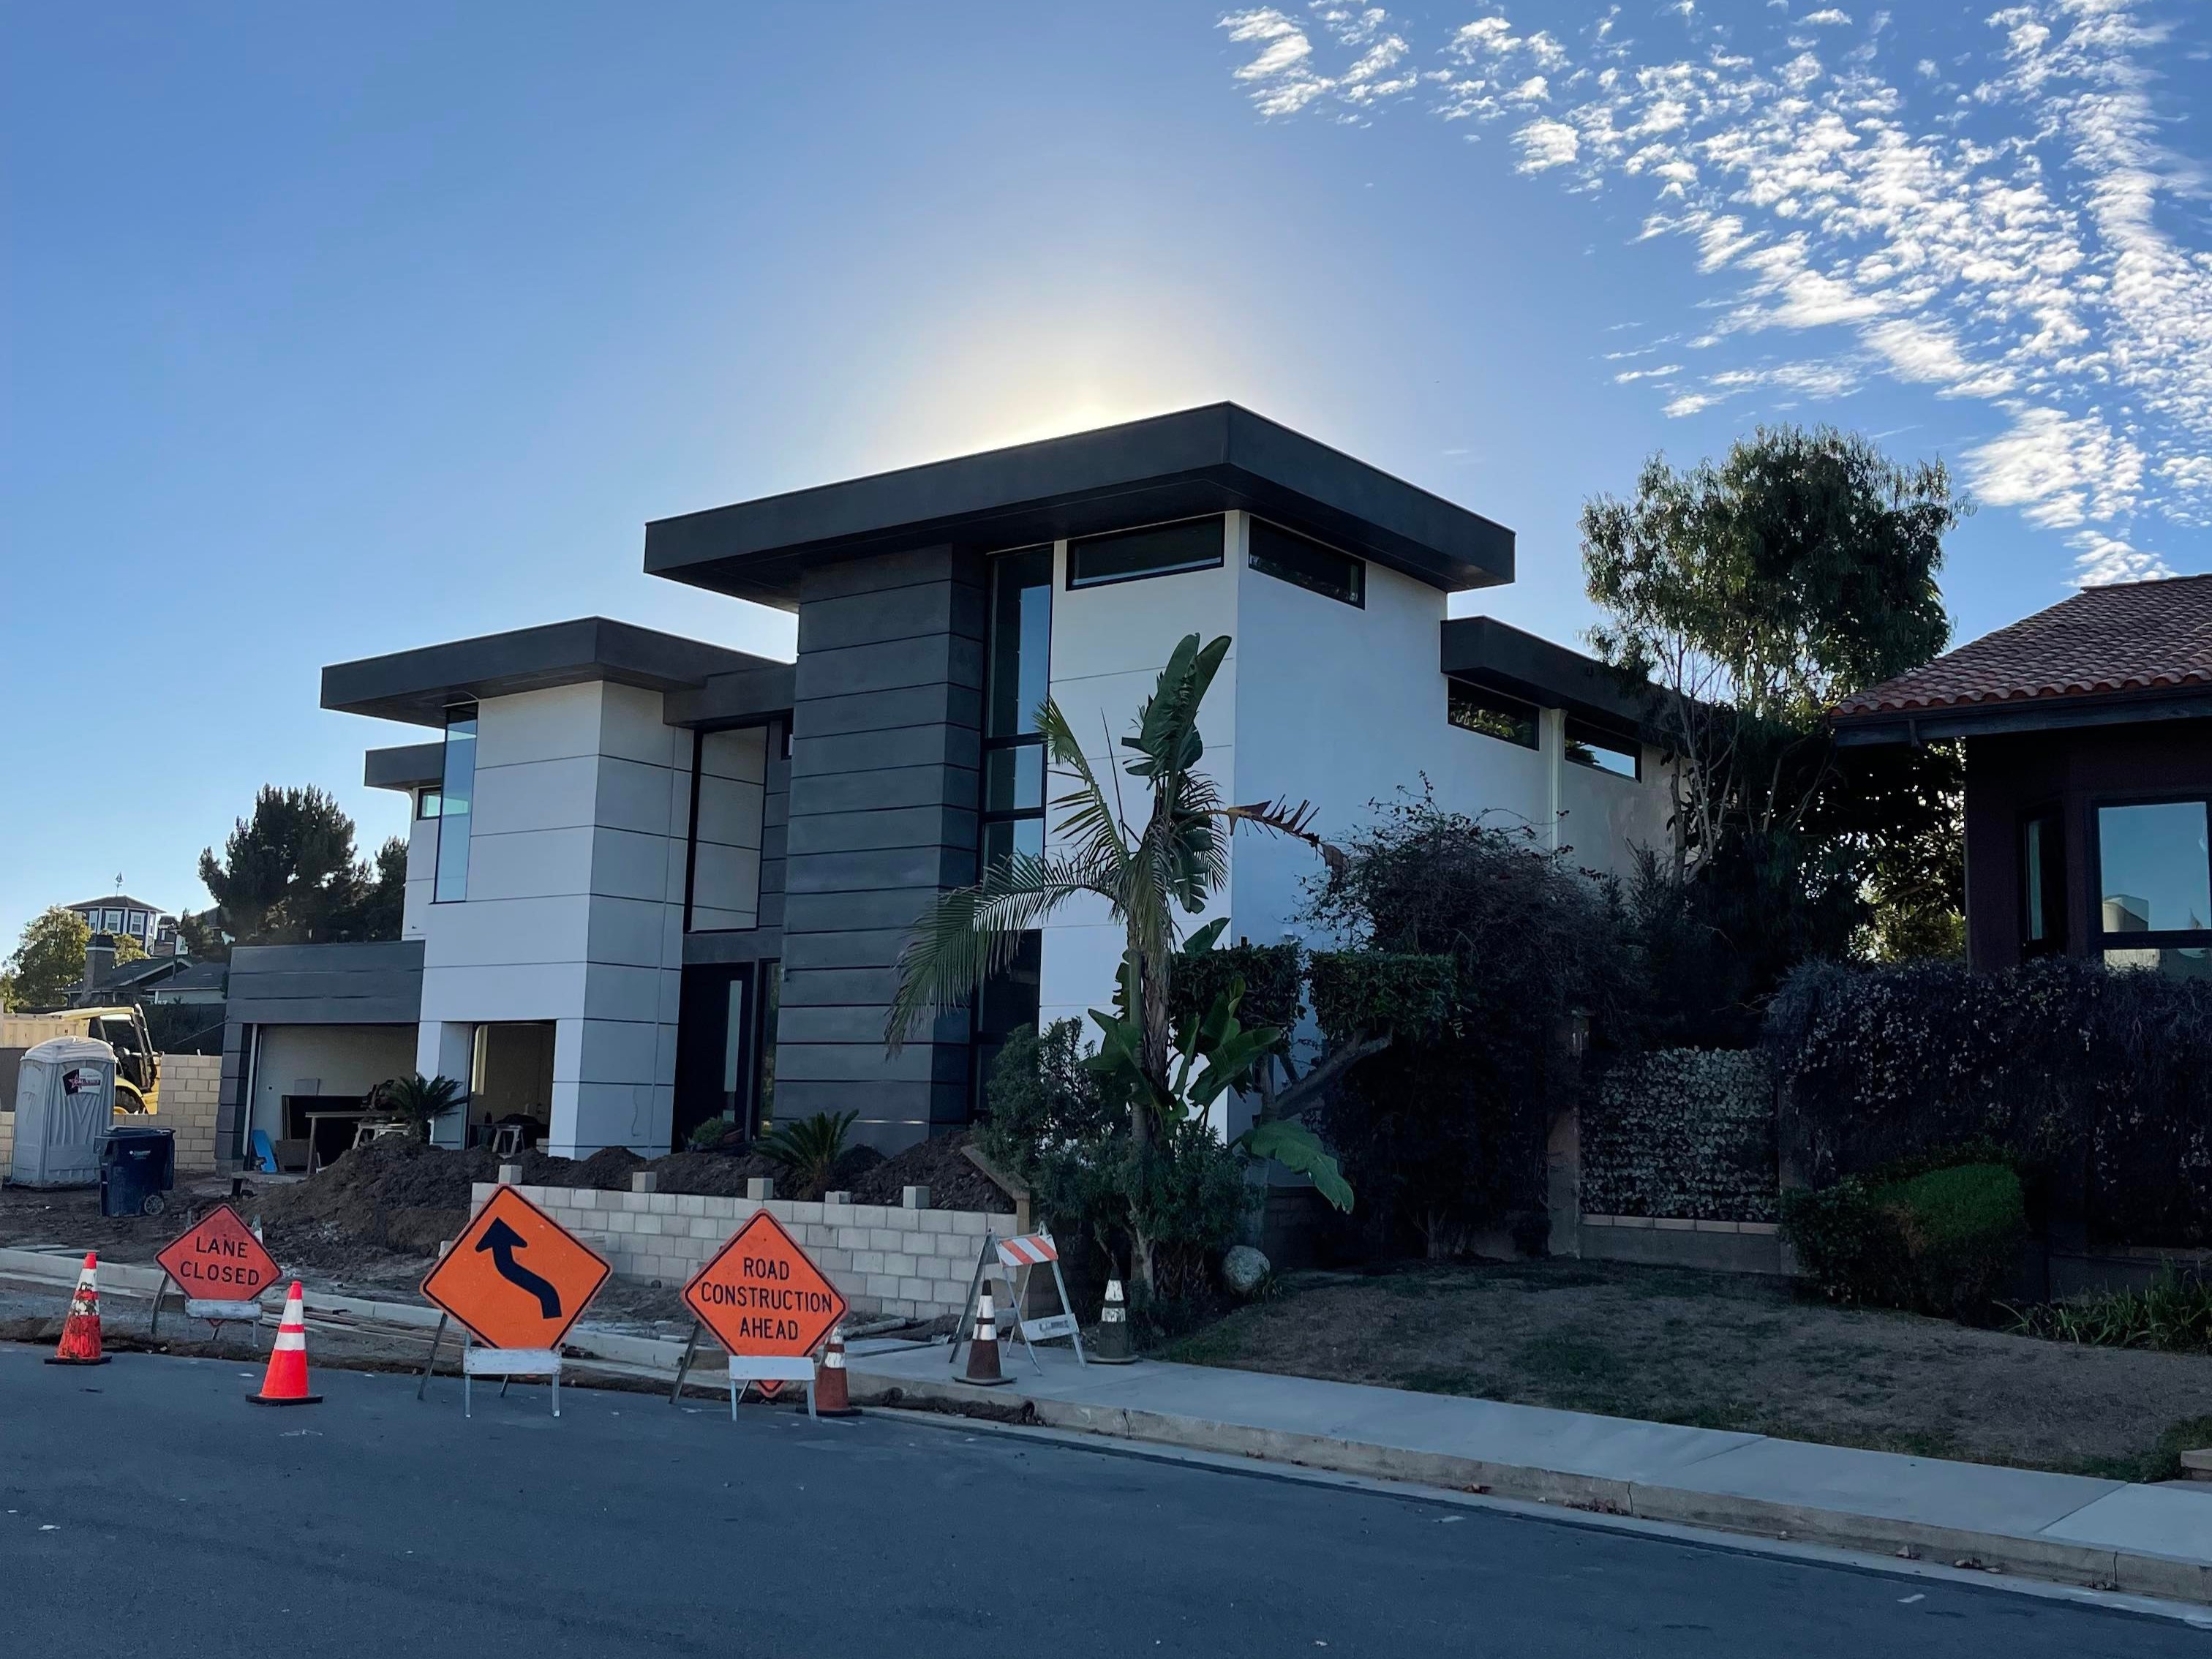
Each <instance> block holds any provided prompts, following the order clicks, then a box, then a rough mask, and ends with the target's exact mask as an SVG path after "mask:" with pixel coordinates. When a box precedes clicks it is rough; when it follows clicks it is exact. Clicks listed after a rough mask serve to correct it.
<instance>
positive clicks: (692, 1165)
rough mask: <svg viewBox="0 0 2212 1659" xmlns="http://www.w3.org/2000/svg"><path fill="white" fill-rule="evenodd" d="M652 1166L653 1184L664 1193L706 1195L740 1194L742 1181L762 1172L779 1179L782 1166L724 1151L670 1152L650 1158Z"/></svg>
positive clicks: (727, 1195)
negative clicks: (735, 1155) (737, 1156)
mask: <svg viewBox="0 0 2212 1659" xmlns="http://www.w3.org/2000/svg"><path fill="white" fill-rule="evenodd" d="M650 1167H651V1169H652V1170H653V1182H654V1185H655V1186H656V1188H658V1189H659V1191H661V1192H664V1193H690V1194H695V1195H697V1196H700V1197H705V1198H743V1197H744V1195H745V1182H748V1181H751V1180H754V1179H756V1178H757V1177H758V1176H768V1177H769V1180H771V1181H778V1180H779V1178H780V1177H781V1176H782V1175H783V1166H782V1165H781V1164H776V1163H773V1162H771V1161H770V1160H769V1159H767V1158H763V1157H761V1156H760V1155H759V1154H757V1153H750V1154H748V1155H746V1156H745V1157H744V1158H732V1157H731V1156H730V1155H729V1154H728V1153H727V1152H671V1153H670V1154H669V1155H668V1156H667V1157H666V1158H655V1159H653V1163H652V1164H651V1166H650ZM787 1184H788V1183H787V1182H780V1184H779V1188H778V1191H779V1193H780V1194H781V1196H784V1197H789V1196H790V1194H789V1193H787V1192H784V1191H783V1190H782V1188H783V1186H785V1185H787Z"/></svg>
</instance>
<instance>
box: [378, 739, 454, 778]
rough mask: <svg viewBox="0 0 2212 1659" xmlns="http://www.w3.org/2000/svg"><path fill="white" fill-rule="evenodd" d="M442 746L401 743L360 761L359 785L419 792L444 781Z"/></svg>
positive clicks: (438, 744) (443, 751)
mask: <svg viewBox="0 0 2212 1659" xmlns="http://www.w3.org/2000/svg"><path fill="white" fill-rule="evenodd" d="M445 776H446V745H445V744H442V743H402V744H393V745H392V747H391V748H388V749H372V750H369V751H368V753H367V754H366V755H365V756H363V757H362V764H361V781H362V784H363V785H364V786H366V787H368V788H371V789H423V788H428V787H429V786H430V785H432V784H435V783H441V782H442V781H444V780H445Z"/></svg>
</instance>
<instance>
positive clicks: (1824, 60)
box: [1224, 0, 2212, 570]
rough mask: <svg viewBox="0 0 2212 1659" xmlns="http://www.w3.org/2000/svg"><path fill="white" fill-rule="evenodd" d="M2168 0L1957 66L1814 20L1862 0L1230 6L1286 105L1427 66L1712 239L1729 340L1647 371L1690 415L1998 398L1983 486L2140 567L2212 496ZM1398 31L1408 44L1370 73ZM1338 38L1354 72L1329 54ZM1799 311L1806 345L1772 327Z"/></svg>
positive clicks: (1788, 326) (2197, 280)
mask: <svg viewBox="0 0 2212 1659" xmlns="http://www.w3.org/2000/svg"><path fill="white" fill-rule="evenodd" d="M2147 4H2148V0H2020V3H2015V4H2010V5H2008V6H2006V7H2004V8H2003V9H2000V10H1995V11H1993V13H1992V14H1991V15H1990V16H1989V17H1988V20H1987V21H1988V28H1987V30H1986V33H1985V38H1984V40H1980V41H1975V40H1971V39H1970V40H1969V42H1968V45H1969V46H1970V47H1972V48H1973V49H1972V50H1971V51H1969V52H1966V54H1964V55H1957V54H1954V53H1950V52H1947V57H1946V61H1945V62H1944V63H1940V64H1939V63H1938V62H1937V61H1936V59H1935V58H1923V57H1919V56H1917V54H1913V53H1909V52H1905V51H1903V50H1902V49H1901V48H1900V47H1899V43H1898V42H1897V40H1896V37H1895V35H1894V33H1893V32H1891V31H1890V30H1889V27H1888V20H1887V15H1876V16H1875V17H1874V18H1873V20H1872V22H1871V24H1870V26H1869V27H1868V28H1867V30H1866V31H1865V33H1864V38H1863V43H1862V44H1860V45H1859V46H1856V47H1853V48H1852V49H1850V50H1849V51H1842V52H1839V53H1832V52H1831V46H1837V47H1840V46H1842V44H1843V43H1842V42H1841V41H1839V40H1838V39H1837V37H1835V36H1833V35H1815V34H1814V33H1808V31H1816V30H1827V29H1838V28H1844V27H1848V26H1851V25H1852V18H1851V16H1850V15H1848V14H1847V13H1846V11H1845V10H1844V9H1843V8H1841V7H1837V6H1820V7H1818V8H1817V9H1811V10H1808V11H1805V12H1803V13H1802V15H1796V17H1795V18H1794V19H1793V18H1792V16H1791V15H1790V12H1791V11H1792V8H1790V7H1787V6H1778V7H1775V8H1773V9H1772V10H1771V14H1770V15H1771V21H1735V22H1731V23H1730V24H1729V26H1728V27H1726V28H1723V27H1720V26H1717V25H1715V24H1711V23H1708V22H1706V21H1705V20H1704V19H1702V18H1701V17H1699V16H1696V15H1691V14H1692V11H1693V9H1690V8H1674V9H1679V10H1681V11H1683V12H1684V15H1685V18H1686V27H1685V28H1683V29H1681V30H1675V29H1674V28H1671V27H1670V28H1668V29H1666V30H1662V31H1660V32H1659V35H1660V36H1662V37H1664V38H1663V39H1655V40H1649V41H1641V42H1639V41H1638V40H1633V39H1631V38H1630V37H1629V36H1628V34H1627V33H1626V29H1625V28H1623V27H1617V25H1618V24H1620V23H1621V22H1622V21H1623V20H1622V17H1621V13H1620V7H1619V6H1617V5H1613V6H1607V5H1603V4H1600V3H1597V0H1590V14H1589V22H1588V24H1587V26H1585V27H1566V26H1565V25H1561V26H1559V33H1551V32H1548V31H1545V30H1535V29H1529V28H1528V27H1525V26H1523V25H1521V24H1518V23H1516V21H1515V20H1514V18H1513V17H1512V16H1511V15H1510V12H1509V9H1506V8H1502V7H1495V6H1493V7H1488V8H1486V9H1487V10H1490V11H1491V12H1492V14H1493V15H1486V16H1484V17H1481V18H1478V19H1476V20H1475V21H1472V22H1468V23H1465V24H1463V25H1461V26H1459V27H1456V28H1455V29H1453V30H1451V31H1450V32H1449V33H1446V34H1444V35H1443V36H1441V37H1432V38H1431V41H1430V43H1429V44H1428V45H1426V46H1420V45H1418V44H1413V42H1412V41H1409V39H1408V37H1409V36H1411V37H1413V40H1418V33H1417V31H1414V30H1413V29H1412V28H1411V27H1410V26H1408V25H1406V24H1404V23H1401V22H1397V21H1393V20H1391V19H1389V17H1387V16H1386V15H1384V13H1383V11H1382V10H1381V9H1376V8H1368V9H1364V10H1356V9H1347V8H1346V7H1344V6H1342V5H1340V4H1338V3H1335V0H1327V3H1322V4H1316V5H1314V6H1310V7H1309V8H1308V9H1307V10H1306V12H1305V13H1304V14H1301V15H1294V14H1293V13H1292V12H1291V11H1288V10H1278V9H1263V10H1258V11H1247V12H1239V13H1234V14H1231V16H1230V17H1229V18H1226V19H1225V20H1224V26H1225V27H1228V28H1230V29H1231V34H1232V38H1235V39H1237V40H1241V41H1243V42H1245V43H1247V44H1249V46H1251V47H1252V48H1253V56H1252V57H1251V58H1249V60H1248V61H1247V62H1246V63H1245V64H1243V67H1241V68H1240V69H1239V70H1237V74H1238V75H1239V76H1241V77H1243V79H1244V81H1245V82H1246V84H1247V85H1248V86H1249V88H1250V89H1251V93H1252V95H1253V97H1254V99H1255V102H1256V103H1257V104H1258V105H1259V106H1260V107H1261V110H1262V111H1263V112H1269V113H1278V112H1292V111H1296V110H1302V109H1306V110H1310V109H1314V108H1317V107H1322V106H1326V107H1328V108H1329V109H1331V110H1333V111H1334V112H1336V113H1337V114H1338V116H1339V118H1343V117H1344V116H1346V115H1347V114H1356V113H1358V112H1363V111H1364V110H1365V109H1366V108H1368V107H1370V106H1371V104H1372V102H1373V101H1374V94H1367V93H1364V92H1363V91H1361V90H1360V88H1364V87H1367V86H1385V85H1396V84H1400V83H1404V82H1414V83H1415V89H1414V90H1413V91H1411V92H1410V93H1409V94H1394V95H1402V96H1405V97H1406V98H1407V107H1409V108H1413V109H1426V110H1428V111H1430V112H1432V113H1433V114H1435V115H1436V116H1437V117H1440V118H1443V119H1445V120H1448V121H1452V122H1455V123H1457V122H1464V123H1472V124H1477V125H1489V124H1496V123H1502V124H1503V125H1504V129H1505V130H1506V131H1509V132H1510V134H1511V136H1512V138H1513V141H1514V145H1515V149H1516V167H1517V168H1518V169H1519V170H1520V171H1522V172H1523V173H1534V174H1547V175H1551V176H1553V177H1557V178H1559V179H1561V181H1562V182H1563V183H1564V184H1565V185H1567V186H1568V187H1569V188H1571V189H1573V190H1576V191H1607V192H1618V191H1649V192H1650V195H1649V197H1647V198H1645V199H1646V200H1647V201H1648V203H1649V207H1648V208H1647V209H1646V210H1644V217H1643V220H1642V222H1641V228H1640V229H1639V230H1638V232H1637V233H1636V234H1637V236H1638V238H1639V240H1641V239H1650V238H1655V237H1659V238H1663V237H1668V236H1680V237H1683V238H1686V239H1687V240H1689V242H1690V243H1691V245H1692V248H1693V250H1694V252H1693V253H1692V260H1691V264H1692V267H1693V269H1694V270H1695V271H1696V272H1697V273H1699V276H1701V278H1702V279H1703V280H1704V281H1705V282H1706V283H1710V284H1711V285H1712V289H1713V291H1712V292H1711V295H1709V296H1708V298H1707V300H1706V301H1705V305H1706V306H1707V307H1709V308H1710V309H1711V311H1712V313H1713V314H1714V318H1715V319H1716V320H1714V321H1713V322H1712V323H1711V324H1709V325H1705V326H1704V328H1703V329H1702V331H1700V332H1699V337H1698V338H1697V339H1695V340H1693V341H1691V342H1688V343H1689V344H1690V345H1692V346H1694V347H1698V348H1699V349H1704V350H1706V351H1709V352H1710V353H1711V363H1712V366H1711V367H1710V368H1703V369H1701V371H1700V374H1699V375H1692V374H1688V373H1686V372H1681V371H1678V372H1677V373H1676V374H1670V375H1668V376H1666V377H1664V378H1663V379H1662V377H1660V376H1658V375H1657V374H1655V373H1653V372H1651V371H1644V372H1642V373H1640V374H1636V375H1635V376H1633V377H1632V378H1631V377H1627V376H1624V377H1622V383H1623V384H1625V385H1630V386H1640V385H1642V384H1643V382H1644V381H1645V380H1659V381H1660V388H1661V390H1662V396H1663V404H1662V406H1663V409H1664V411H1665V413H1667V414H1668V416H1677V417H1679V416H1684V415H1688V414H1694V413H1698V412H1700V411H1702V410H1708V409H1711V408H1712V407H1714V406H1715V405H1717V404H1721V403H1723V402H1726V401H1728V400H1729V399H1734V398H1747V397H1751V396H1753V395H1756V396H1758V397H1759V398H1762V399H1764V400H1765V402H1766V403H1767V404H1768V406H1770V407H1771V406H1774V401H1773V400H1774V399H1776V398H1784V397H1798V398H1814V399H1817V398H1826V397H1839V396H1843V395H1846V394H1848V393H1849V392H1851V391H1853V390H1856V389H1857V387H1858V386H1860V385H1862V384H1863V383H1864V381H1865V380H1866V379H1867V378H1868V377H1869V376H1876V377H1885V378H1887V379H1890V380H1895V381H1898V382H1901V383H1905V384H1907V385H1911V386H1920V387H1924V388H1929V389H1931V390H1933V391H1934V392H1936V395H1938V396H1941V397H1943V398H1951V399H1957V400H1964V401H1969V402H1974V401H1978V402H1980V403H1982V404H1985V405H1987V406H1988V407H1989V408H1990V410H1991V412H1992V414H1993V415H1994V416H1996V419H1995V421H1994V422H1993V423H1992V429H1993V431H1994V435H1993V436H1991V437H1990V438H1988V439H1986V440H1984V441H1982V442H1981V443H1979V444H1978V445H1976V446H1974V447H1972V449H1971V450H1970V452H1969V453H1968V455H1967V457H1966V471H1967V476H1968V477H1969V478H1970V480H1971V481H1972V483H1973V486H1974V488H1975V489H1976V490H1977V491H1978V494H1979V495H1980V496H1981V498H1982V499H1983V500H1984V501H1986V502H1988V503H1990V505H1992V506H2000V507H2008V508H2011V509H2013V510H2015V511H2017V512H2019V513H2021V514H2022V515H2023V517H2025V518H2026V519H2027V520H2028V521H2029V522H2030V523H2032V524H2034V525H2037V526H2043V527H2048V528H2051V529H2055V530H2059V531H2063V532H2069V533H2071V534H2073V535H2075V536H2076V537H2077V538H2078V537H2081V536H2086V535H2090V534H2094V535H2097V536H2100V537H2102V538H2105V539H2104V540H2103V541H2101V542H2099V543H2098V544H2095V545H2094V546H2093V547H2092V546H2090V545H2089V544H2086V543H2085V544H2082V545H2081V547H2080V548H2078V549H2077V551H2080V552H2081V554H2082V555H2083V556H2084V559H2085V566H2084V568H2089V567H2090V566H2091V565H2093V566H2094V567H2095V568H2098V569H2100V570H2101V569H2104V568H2108V567H2109V568H2121V566H2119V565H2114V564H2112V561H2114V560H2121V561H2123V562H2124V561H2125V560H2127V559H2134V560H2136V563H2133V564H2126V565H2125V568H2128V569H2131V570H2132V569H2142V568H2149V564H2146V563H2143V562H2144V561H2148V562H2149V563H2150V564H2155V563H2157V562H2158V561H2157V557H2156V556H2154V555H2151V554H2146V553H2142V552H2140V551H2139V550H2137V549H2136V546H2135V544H2133V543H2132V542H2130V541H2128V540H2127V539H2126V538H2124V536H2123V535H2122V533H2121V529H2120V526H2123V525H2124V524H2125V523H2128V522H2130V521H2131V520H2134V519H2135V518H2136V517H2138V516H2139V515H2142V514H2144V513H2150V514H2155V515H2158V516H2160V517H2163V518H2165V519H2166V520H2169V521H2170V522H2172V523H2176V524H2185V525H2191V526H2203V525H2212V246H2207V240H2206V238H2205V237H2204V235H2203V233H2202V230H2201V226H2202V225H2203V196H2204V195H2205V193H2206V186H2205V185H2204V182H2203V180H2204V177H2205V175H2206V174H2207V173H2212V160H2205V161H2199V162H2197V163H2192V162H2191V161H2189V160H2187V159H2185V158H2182V157H2178V156H2176V155H2172V153H2170V151H2169V150H2168V149H2167V148H2166V146H2168V145H2170V144H2172V143H2174V142H2177V139H2178V137H2179V135H2181V134H2183V133H2185V131H2187V129H2186V128H2185V127H2183V126H2181V125H2179V124H2178V123H2176V122H2175V121H2174V120H2173V117H2174V116H2175V115H2177V114H2178V113H2179V112H2182V111H2184V110H2185V108H2186V94H2185V90H2184V88H2185V85H2186V84H2187V83H2188V81H2189V77H2185V76H2183V75H2182V74H2181V73H2179V71H2178V70H2177V71H2174V72H2172V73H2171V74H2168V75H2166V76H2164V77H2163V78H2161V76H2160V66H2159V64H2158V62H2157V58H2158V54H2159V53H2160V52H2161V51H2163V50H2165V49H2166V46H2167V41H2166V32H2165V29H2164V26H2162V25H2159V24H2154V23H2153V22H2150V21H2146V11H2145V8H2146V5H2147ZM1301 17H1302V18H1303V19H1304V21H1301ZM1354 28H1356V29H1357V30H1358V31H1360V32H1362V33H1361V39H1360V40H1359V41H1358V42H1356V43H1355V42H1353V40H1352V33H1350V32H1349V31H1350V30H1352V29H1354ZM1239 31H1249V33H1239ZM1384 40H1389V41H1393V42H1395V43H1396V47H1397V55H1395V56H1394V57H1392V58H1390V59H1389V62H1388V63H1387V64H1383V66H1382V67H1381V68H1379V69H1377V70H1373V71H1371V72H1369V73H1368V74H1366V75H1365V76H1364V77H1362V78H1358V79H1355V72H1356V71H1357V70H1358V65H1359V64H1360V63H1362V62H1364V60H1365V58H1367V56H1368V55H1369V54H1370V53H1371V52H1373V51H1374V50H1375V48H1376V46H1377V45H1378V44H1379V43H1381V42H1383V41H1384ZM1563 40H1574V41H1576V42H1577V47H1576V49H1575V50H1573V51H1570V50H1569V48H1568V47H1567V46H1565V45H1564V44H1563V43H1562V42H1563ZM1324 41H1325V42H1327V43H1328V44H1329V49H1330V50H1331V51H1334V52H1338V53H1340V54H1341V55H1342V56H1344V57H1346V58H1347V59H1349V60H1350V66H1349V68H1348V69H1347V70H1345V71H1341V72H1338V71H1328V70H1318V69H1316V67H1315V66H1314V64H1313V63H1312V61H1311V59H1312V58H1313V57H1314V56H1315V55H1316V53H1317V52H1319V51H1320V46H1318V45H1317V44H1316V43H1321V42H1324ZM1816 41H1817V42H1820V43H1822V44H1818V45H1816V44H1815V42H1816ZM1889 58H1895V59H1896V60H1897V61H1896V63H1895V64H1894V67H1893V69H1887V68H1885V64H1886V61H1887V59H1889ZM1270 64H1272V65H1273V67H1268V65H1270ZM2194 75H2195V71H2194V70H2191V71H2190V76H2194ZM1316 81H1319V82H1321V83H1322V84H1321V85H1320V87H1319V88H1317V89H1316V88H1315V87H1314V82H1316ZM2191 236H2193V237H2194V239H2195V240H2194V241H2193V243H2192V242H2191V240H2187V239H2188V238H2190V237H2191ZM1662 326H1664V325H1662ZM1784 336H1787V337H1792V338H1793V339H1794V340H1795V341H1796V342H1798V344H1796V346H1794V347H1793V348H1792V349H1791V350H1790V361H1789V362H1784V363H1781V364H1777V363H1775V362H1772V361H1771V360H1769V359H1767V358H1765V357H1764V356H1761V357H1750V356H1747V354H1750V353H1753V352H1763V351H1765V350H1768V349H1771V342H1773V341H1775V340H1777V339H1779V338H1781V337H1784ZM1755 341H1765V342H1768V343H1769V345H1768V346H1765V347H1762V346H1759V345H1755V344H1753V342H1755ZM1692 361H1702V360H1692Z"/></svg>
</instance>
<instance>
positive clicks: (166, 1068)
mask: <svg viewBox="0 0 2212 1659" xmlns="http://www.w3.org/2000/svg"><path fill="white" fill-rule="evenodd" d="M221 1096H222V1055H221V1054H163V1055H162V1056H161V1110H160V1111H159V1112H158V1113H156V1114H155V1116H154V1118H153V1120H152V1121H154V1122H155V1123H156V1124H158V1125H160V1126H161V1127H162V1128H165V1129H174V1130H175V1131H176V1132H177V1173H178V1174H179V1175H206V1174H208V1173H209V1172H210V1171H211V1170H214V1168H215V1113H216V1103H217V1102H218V1100H219V1099H220V1097H221Z"/></svg>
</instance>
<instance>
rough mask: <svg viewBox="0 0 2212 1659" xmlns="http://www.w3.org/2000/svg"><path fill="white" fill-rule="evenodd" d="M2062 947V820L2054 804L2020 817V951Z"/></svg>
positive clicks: (2044, 952)
mask: <svg viewBox="0 0 2212 1659" xmlns="http://www.w3.org/2000/svg"><path fill="white" fill-rule="evenodd" d="M2065 948H2066V820H2065V819H2064V818H2063V817H2061V816H2060V815H2059V812H2058V811H2057V808H2056V807H2051V808H2047V809H2045V810H2044V811H2036V812H2030V813H2027V814H2026V815H2025V816H2024V817H2021V821H2020V953H2021V955H2022V956H2024V957H2039V956H2047V955H2050V954H2051V953H2052V952H2054V951H2063V950H2064V949H2065Z"/></svg>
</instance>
